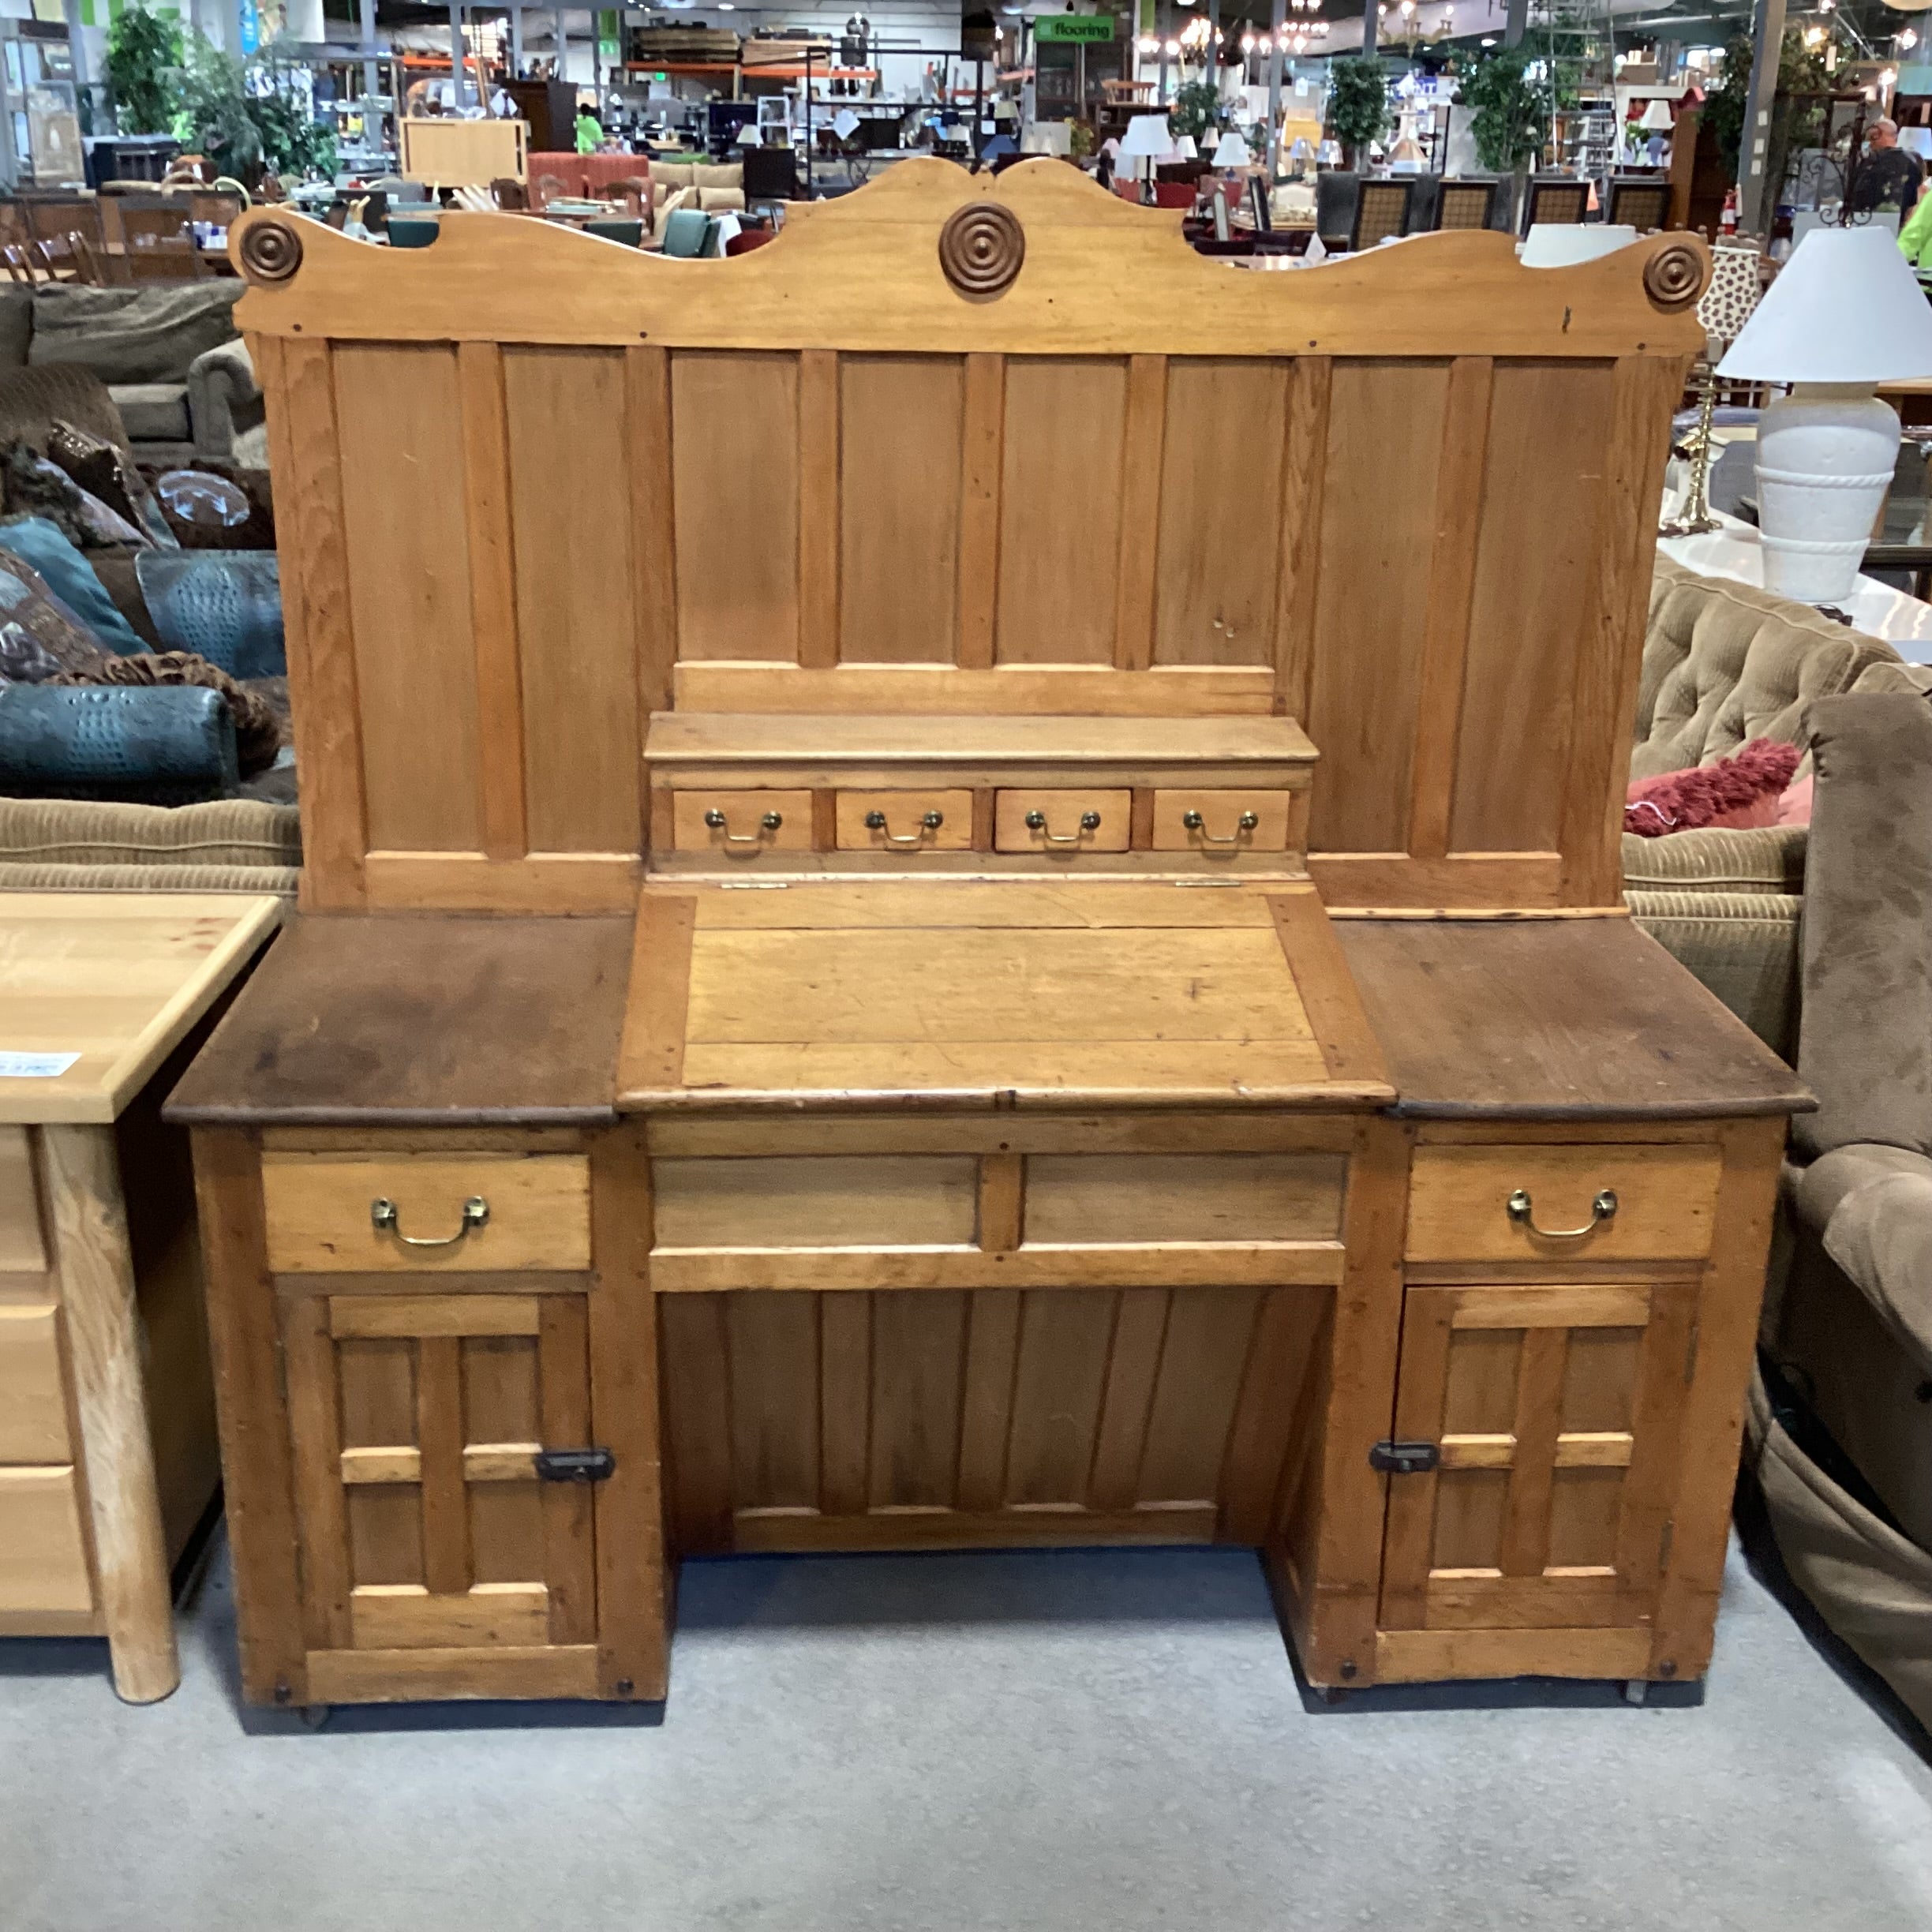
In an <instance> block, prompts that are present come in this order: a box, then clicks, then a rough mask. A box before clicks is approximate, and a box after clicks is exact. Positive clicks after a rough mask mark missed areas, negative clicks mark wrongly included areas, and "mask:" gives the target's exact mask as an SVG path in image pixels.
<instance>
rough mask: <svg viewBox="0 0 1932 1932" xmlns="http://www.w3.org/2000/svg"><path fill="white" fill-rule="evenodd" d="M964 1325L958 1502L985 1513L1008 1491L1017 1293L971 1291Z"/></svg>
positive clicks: (1017, 1346)
mask: <svg viewBox="0 0 1932 1932" xmlns="http://www.w3.org/2000/svg"><path fill="white" fill-rule="evenodd" d="M840 1298H841V1297H837V1296H834V1297H832V1299H833V1300H835V1301H836V1300H838V1299H840ZM1019 1351H1020V1296H1019V1294H1018V1292H1017V1290H1013V1289H1011V1288H983V1289H979V1290H975V1293H974V1294H973V1295H972V1297H971V1299H970V1301H969V1304H968V1335H967V1340H966V1376H965V1386H964V1389H963V1391H962V1392H961V1395H960V1470H959V1507H960V1508H961V1509H963V1510H972V1511H978V1512H984V1511H988V1510H996V1509H998V1507H999V1506H1000V1503H1001V1501H1002V1499H1003V1498H1004V1496H1005V1492H1006V1438H1007V1434H1008V1432H1009V1428H1010V1427H1011V1424H1012V1420H1013V1363H1014V1361H1015V1359H1016V1358H1017V1356H1018V1354H1019Z"/></svg>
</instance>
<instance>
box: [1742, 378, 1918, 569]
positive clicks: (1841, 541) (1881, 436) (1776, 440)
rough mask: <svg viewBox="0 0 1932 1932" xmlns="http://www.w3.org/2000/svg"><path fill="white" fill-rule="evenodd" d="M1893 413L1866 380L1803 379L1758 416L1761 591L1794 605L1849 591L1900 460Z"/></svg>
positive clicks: (1896, 422) (1895, 416)
mask: <svg viewBox="0 0 1932 1932" xmlns="http://www.w3.org/2000/svg"><path fill="white" fill-rule="evenodd" d="M1898 450H1899V419H1898V416H1897V414H1896V411H1895V410H1893V408H1892V407H1891V406H1890V405H1889V404H1888V403H1885V402H1880V401H1879V400H1878V397H1877V396H1875V395H1874V394H1873V393H1872V385H1871V384H1870V383H1799V384H1795V385H1794V387H1793V388H1792V392H1791V394H1790V395H1788V396H1784V397H1783V398H1781V399H1779V400H1777V401H1776V402H1773V403H1772V404H1771V405H1770V406H1769V407H1768V408H1767V409H1766V410H1765V412H1764V414H1763V415H1762V417H1759V419H1758V529H1759V530H1760V532H1761V533H1762V543H1763V548H1764V574H1765V589H1766V590H1771V591H1775V592H1776V593H1777V595H1779V596H1780V597H1790V598H1792V600H1793V601H1795V602H1797V603H1799V604H1837V603H1841V602H1842V601H1844V599H1846V598H1847V597H1850V596H1851V594H1852V586H1853V585H1854V584H1855V582H1857V579H1858V573H1859V564H1860V563H1861V562H1862V561H1863V559H1864V556H1865V546H1866V544H1867V543H1869V542H1870V541H1871V532H1872V526H1873V524H1874V522H1875V521H1876V520H1877V519H1878V509H1879V506H1880V505H1881V504H1882V503H1883V502H1884V501H1885V492H1886V490H1887V489H1889V488H1890V486H1891V482H1892V473H1893V467H1894V466H1895V465H1896V463H1897V461H1898Z"/></svg>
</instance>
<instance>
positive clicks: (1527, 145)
mask: <svg viewBox="0 0 1932 1932" xmlns="http://www.w3.org/2000/svg"><path fill="white" fill-rule="evenodd" d="M1533 64H1539V65H1540V64H1541V63H1539V62H1537V57H1536V56H1534V55H1533V54H1532V53H1531V51H1530V50H1529V48H1528V47H1499V48H1498V49H1497V50H1496V51H1495V52H1494V53H1492V54H1484V55H1482V56H1481V57H1479V58H1477V59H1476V60H1474V61H1473V62H1470V64H1469V65H1468V66H1464V67H1460V68H1459V69H1458V73H1457V76H1456V97H1457V99H1458V100H1460V101H1461V102H1462V104H1463V106H1465V107H1468V108H1470V109H1471V110H1473V113H1472V118H1471V122H1470V133H1471V134H1472V135H1473V136H1474V137H1475V141H1476V158H1477V160H1478V161H1480V162H1481V163H1482V165H1483V166H1484V167H1486V168H1488V169H1489V170H1491V171H1492V173H1495V174H1507V173H1509V172H1510V171H1511V170H1512V169H1514V168H1515V167H1518V165H1519V164H1522V163H1531V162H1533V161H1534V160H1535V159H1536V158H1537V156H1538V155H1541V153H1542V152H1543V144H1544V142H1545V141H1547V140H1548V139H1549V132H1550V119H1551V117H1552V114H1554V113H1555V112H1556V99H1555V96H1554V94H1553V92H1552V89H1551V87H1550V84H1549V82H1548V80H1546V79H1544V77H1542V76H1541V74H1532V73H1530V71H1529V69H1530V68H1531V66H1532V65H1533Z"/></svg>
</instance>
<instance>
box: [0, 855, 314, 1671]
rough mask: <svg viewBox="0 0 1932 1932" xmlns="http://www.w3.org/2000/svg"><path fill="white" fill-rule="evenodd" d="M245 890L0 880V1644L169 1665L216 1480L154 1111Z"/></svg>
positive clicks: (192, 1259)
mask: <svg viewBox="0 0 1932 1932" xmlns="http://www.w3.org/2000/svg"><path fill="white" fill-rule="evenodd" d="M281 912H282V904H281V901H280V900H278V899H275V898H272V897H268V896H265V895H264V896H260V897H257V896H254V895H249V896H248V897H238V896H234V895H232V894H214V893H209V894H204V895H190V894H184V893H0V1636H105V1637H106V1638H107V1640H108V1644H109V1646H110V1650H111V1652H112V1654H113V1659H114V1688H115V1689H116V1690H118V1691H119V1693H120V1694H121V1695H122V1697H124V1698H126V1699H127V1700H128V1701H129V1702H130V1703H136V1704H147V1703H152V1702H154V1701H155V1699H157V1698H164V1697H166V1696H167V1694H168V1693H169V1692H170V1691H171V1690H173V1689H174V1687H175V1686H176V1685H177V1684H178V1683H179V1682H180V1681H181V1667H180V1663H179V1661H178V1657H177V1655H176V1652H175V1646H174V1622H173V1617H172V1615H171V1604H170V1594H169V1573H170V1567H171V1566H172V1564H173V1563H174V1559H176V1558H177V1557H178V1556H179V1554H180V1552H181V1551H182V1548H183V1546H184V1545H185V1543H186V1542H187V1540H188V1538H189V1536H190V1535H191V1534H192V1533H193V1530H194V1528H195V1526H196V1525H197V1522H199V1521H200V1518H201V1517H202V1515H203V1514H204V1511H206V1509H207V1507H208V1501H209V1500H210V1498H211V1497H212V1496H213V1494H214V1492H215V1483H216V1481H217V1480H218V1477H219V1459H218V1456H217V1452H216V1447H215V1413H214V1395H213V1390H212V1380H211V1376H210V1374H209V1369H208V1331H207V1317H206V1313H205V1310H204V1305H203V1299H202V1277H201V1260H200V1240H199V1236H198V1229H197V1221H196V1215H195V1200H194V1189H193V1178H192V1175H191V1173H190V1170H189V1160H188V1151H187V1147H186V1137H185V1136H184V1135H183V1134H182V1133H179V1132H178V1130H176V1129H173V1128H170V1127H167V1126H164V1125H163V1123H162V1121H161V1118H160V1103H161V1102H162V1101H163V1099H165V1098H166V1097H167V1092H168V1090H169V1088H170V1087H171V1086H172V1085H173V1084H174V1079H175V1077H176V1076H177V1075H178V1072H179V1071H180V1069H181V1067H182V1065H184V1064H185V1059H186V1057H187V1056H188V1055H189V1054H191V1053H193V1051H194V1050H196V1049H197V1047H198V1046H199V1044H200V1039H201V1038H202V1036H203V1035H204V1033H205V1032H206V1028H205V1027H204V1025H203V1024H201V1022H202V1021H203V1020H204V1019H205V1018H206V1017H208V1013H209V1012H210V1009H211V1008H212V1007H214V1006H215V1004H216V1003H217V1002H219V1000H220V999H221V998H222V996H223V994H224V993H225V992H226V991H227V989H228V988H229V987H230V985H232V984H233V983H234V981H235V980H236V979H238V977H239V975H241V973H242V972H245V970H246V968H247V967H248V964H249V961H250V960H252V959H253V957H255V955H256V952H257V951H258V950H259V949H260V946H261V945H262V942H263V941H264V939H265V938H267V937H268V934H270V933H271V932H272V931H273V930H274V929H275V926H276V924H277V923H278V922H279V919H280V917H281Z"/></svg>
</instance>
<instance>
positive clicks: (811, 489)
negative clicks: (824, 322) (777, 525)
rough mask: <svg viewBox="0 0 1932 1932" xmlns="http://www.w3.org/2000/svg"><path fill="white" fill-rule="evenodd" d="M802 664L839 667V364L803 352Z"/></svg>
mask: <svg viewBox="0 0 1932 1932" xmlns="http://www.w3.org/2000/svg"><path fill="white" fill-rule="evenodd" d="M798 462H799V481H798V533H799V534H798V571H799V588H798V605H799V612H798V623H799V641H798V661H799V663H800V664H802V665H807V666H808V667H810V668H811V669H813V670H826V669H829V668H830V667H831V666H832V665H835V664H837V662H838V661H839V526H840V523H841V515H840V506H841V502H842V501H843V491H842V489H841V481H840V463H839V358H838V355H837V352H836V351H835V350H830V349H807V350H802V351H800V353H799V367H798Z"/></svg>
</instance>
